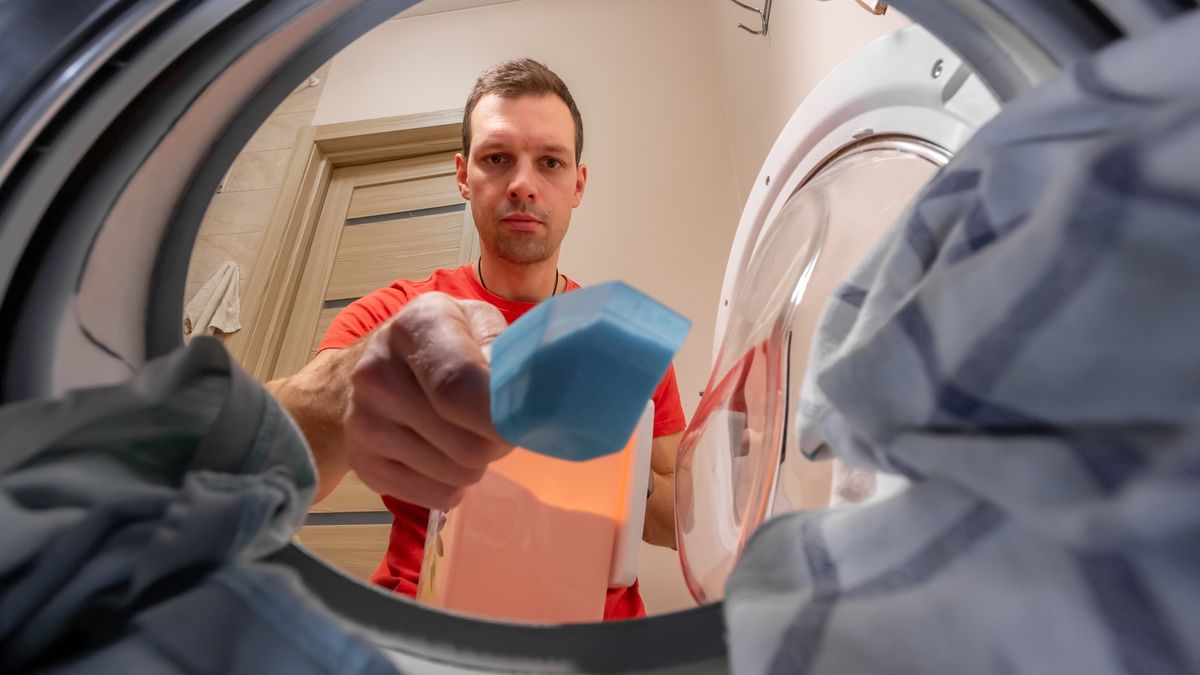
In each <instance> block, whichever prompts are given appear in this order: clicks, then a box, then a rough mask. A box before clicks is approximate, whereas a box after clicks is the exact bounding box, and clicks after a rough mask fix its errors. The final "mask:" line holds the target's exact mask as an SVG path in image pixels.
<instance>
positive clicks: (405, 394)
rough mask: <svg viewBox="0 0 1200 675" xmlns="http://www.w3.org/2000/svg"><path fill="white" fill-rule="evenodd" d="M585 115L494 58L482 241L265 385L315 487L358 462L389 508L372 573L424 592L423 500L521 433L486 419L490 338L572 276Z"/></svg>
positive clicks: (654, 512) (657, 508)
mask: <svg viewBox="0 0 1200 675" xmlns="http://www.w3.org/2000/svg"><path fill="white" fill-rule="evenodd" d="M582 151H583V122H582V118H581V116H580V114H579V109H578V108H577V107H576V105H575V101H574V99H573V98H572V96H571V93H570V91H569V90H568V89H567V87H566V85H565V84H563V82H562V80H561V79H559V77H558V76H557V75H555V74H554V73H553V72H552V71H550V70H549V69H548V68H546V67H545V66H543V65H542V64H540V63H538V62H536V61H533V60H531V59H516V60H512V61H508V62H505V63H502V64H500V65H498V66H496V67H494V68H492V69H490V70H488V71H486V72H484V73H483V74H482V75H481V76H480V77H479V80H478V81H477V82H476V84H475V88H474V90H473V91H472V92H471V94H470V96H469V97H468V99H467V105H466V109H465V113H464V116H463V151H462V153H461V154H459V155H457V156H456V157H455V167H456V170H457V180H458V186H459V190H460V191H461V193H462V196H463V199H466V200H468V201H469V202H470V204H471V213H472V215H473V216H474V219H475V226H476V228H477V229H478V230H479V242H480V249H481V255H480V257H479V260H477V261H476V262H475V263H474V264H469V265H464V266H462V267H459V268H457V269H453V270H438V271H436V272H434V273H433V275H431V276H430V277H429V278H428V279H425V280H423V281H418V282H410V281H405V280H399V281H396V282H394V283H393V284H392V285H391V286H389V287H387V288H383V289H380V290H378V291H375V292H374V293H371V294H370V295H367V296H366V297H363V298H361V299H359V300H357V301H355V302H354V303H353V304H351V305H350V306H349V307H347V308H346V309H345V310H343V311H342V312H341V313H340V314H339V315H338V317H337V318H336V319H335V320H334V322H333V324H332V325H331V326H330V328H329V330H328V332H327V333H326V334H325V339H324V340H323V341H322V343H321V346H320V351H319V353H318V354H317V356H316V358H314V359H313V361H312V362H311V363H309V364H308V365H307V366H306V367H305V368H304V369H303V370H302V371H300V372H299V373H297V374H296V375H294V376H292V377H289V378H284V379H281V380H276V381H274V382H271V383H269V384H268V385H267V387H268V389H270V390H271V392H272V393H273V394H275V396H276V397H277V398H278V399H279V400H280V401H281V402H282V403H283V405H284V406H285V407H286V408H287V409H288V410H289V411H290V412H291V413H292V415H293V416H294V417H295V419H296V421H297V423H298V424H299V425H300V428H301V429H302V430H303V432H304V434H305V436H306V437H307V438H308V441H309V444H310V445H311V446H312V447H313V454H314V456H315V459H316V462H317V470H318V473H319V476H320V486H319V489H318V493H317V499H318V500H320V499H321V498H323V497H324V496H325V495H327V494H329V492H330V491H332V490H333V488H334V487H335V486H336V485H337V483H338V482H339V481H340V480H341V479H342V477H343V476H345V474H346V472H347V471H348V470H350V469H351V468H353V469H354V470H355V471H356V472H357V473H358V475H359V477H360V478H361V479H362V481H363V482H364V483H366V484H367V486H369V487H370V488H372V489H373V490H375V491H376V492H378V493H379V494H381V495H385V496H384V498H383V500H384V504H385V505H386V506H387V507H388V510H389V511H391V512H392V514H393V524H392V531H391V538H390V541H389V544H388V551H387V554H386V556H385V558H384V560H383V562H382V563H380V566H379V569H378V570H376V572H375V575H374V576H373V577H372V581H374V582H375V583H378V584H380V585H383V586H386V587H388V588H391V589H393V590H395V591H397V592H400V593H404V594H406V595H409V596H412V595H415V593H416V588H417V581H418V576H419V573H420V567H421V558H422V554H423V550H424V542H425V528H426V523H427V522H428V516H429V511H428V509H429V508H439V509H445V508H449V507H452V506H454V505H455V504H457V503H458V502H459V501H460V500H461V499H462V495H463V491H464V489H465V488H466V487H468V486H470V485H471V484H473V483H475V482H477V481H479V480H480V479H481V478H482V477H483V474H484V471H485V470H486V468H487V465H488V464H489V463H490V462H492V461H495V460H497V459H499V458H501V457H503V456H504V455H505V454H506V453H507V452H509V451H510V450H511V449H512V448H511V446H509V445H508V444H507V443H505V442H504V441H503V440H502V439H501V438H500V437H499V436H498V434H497V433H496V430H495V428H494V427H493V426H492V422H491V415H490V408H489V393H488V375H489V370H488V366H487V360H486V358H485V357H484V355H483V351H482V347H483V346H485V345H487V344H488V343H490V341H491V340H492V339H493V338H494V337H495V336H496V335H497V334H498V333H499V332H500V331H502V330H504V328H505V327H506V326H507V325H508V324H509V323H511V322H512V321H515V320H516V319H517V318H518V317H519V316H521V315H522V314H523V313H524V312H526V311H528V310H529V309H531V308H532V307H533V306H534V305H535V304H536V303H538V302H540V301H542V300H545V299H546V298H549V297H552V296H554V295H556V294H558V293H564V292H567V291H571V290H573V289H575V288H578V285H577V284H576V283H575V282H573V281H571V280H570V279H569V278H567V276H566V275H564V274H561V273H560V272H559V271H558V256H559V246H560V244H561V243H562V239H563V237H564V236H565V235H566V233H567V227H568V225H569V223H570V220H571V213H572V211H573V210H574V208H575V207H577V206H579V203H580V201H581V200H582V198H583V192H584V188H585V187H586V185H587V166H586V165H584V164H582V163H580V158H581V155H582ZM653 398H654V403H655V419H654V441H653V452H652V457H651V469H652V475H651V479H652V486H653V489H652V492H651V495H650V497H649V498H648V500H647V512H646V525H645V529H644V531H643V537H644V538H645V540H646V541H648V542H650V543H652V544H656V545H660V546H670V547H671V548H674V547H675V524H674V499H675V486H674V471H675V453H676V450H677V449H678V446H679V439H680V436H681V434H682V431H683V428H684V425H685V421H684V416H683V409H682V407H681V405H680V402H679V390H678V386H677V385H676V382H675V374H674V370H673V369H672V370H669V371H668V372H667V375H666V376H665V377H664V378H663V381H662V383H660V385H659V387H658V389H657V390H656V391H655V393H654V397H653ZM644 614H645V609H644V607H643V605H642V601H641V598H640V596H639V594H638V587H637V584H636V583H635V584H634V586H632V587H631V588H629V589H610V591H609V596H608V602H607V605H606V608H605V615H604V616H605V619H620V618H630V617H634V616H642V615H644Z"/></svg>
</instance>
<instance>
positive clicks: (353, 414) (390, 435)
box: [344, 293, 512, 509]
mask: <svg viewBox="0 0 1200 675" xmlns="http://www.w3.org/2000/svg"><path fill="white" fill-rule="evenodd" d="M505 326H506V324H505V321H504V317H503V316H501V314H500V312H499V311H498V310H496V309H495V308H494V307H492V306H490V305H488V304H486V303H483V302H477V301H468V300H455V299H453V298H451V297H450V296H447V295H444V294H441V293H428V294H425V295H421V296H420V297H418V298H416V299H415V300H413V301H412V302H411V303H409V304H408V305H407V306H405V308H404V309H403V310H401V311H400V313H398V314H397V315H396V316H395V317H394V318H392V319H391V320H390V321H388V322H387V323H386V324H384V325H383V326H381V327H380V328H379V330H377V331H375V332H374V333H373V334H371V335H370V336H369V337H368V338H367V344H366V345H365V347H364V349H363V352H362V355H361V356H360V357H359V359H358V362H357V364H356V365H355V367H354V370H353V371H352V373H351V375H350V383H351V389H350V400H349V406H348V408H347V410H346V416H345V419H344V430H345V436H346V441H347V450H348V454H349V460H350V461H349V463H350V467H351V468H353V469H354V471H355V472H356V473H357V474H358V476H359V478H360V479H362V481H363V482H364V483H365V484H366V485H367V486H368V487H370V488H371V489H372V490H375V491H376V492H378V493H380V494H385V495H391V496H394V497H396V498H398V499H402V500H404V501H407V502H412V503H414V504H419V505H421V506H426V507H429V508H438V509H446V508H450V507H452V506H454V505H456V504H458V503H459V502H460V501H461V500H462V497H463V491H464V489H465V488H466V487H468V486H470V485H472V484H474V483H476V482H478V481H479V480H480V479H481V478H482V477H483V474H484V471H485V470H486V469H487V466H488V464H489V463H491V462H493V461H495V460H497V459H500V458H501V457H503V456H504V455H506V454H508V452H509V451H511V450H512V446H511V445H509V444H508V443H506V442H505V441H504V440H503V439H501V438H500V436H499V434H497V433H496V429H495V427H494V426H493V425H492V416H491V403H490V392H489V388H488V381H489V377H490V372H491V370H490V368H489V367H488V362H487V358H486V356H485V355H484V352H483V349H484V347H486V346H487V345H490V344H491V342H492V340H493V339H495V337H496V335H498V334H499V333H500V331H502V330H504V328H505Z"/></svg>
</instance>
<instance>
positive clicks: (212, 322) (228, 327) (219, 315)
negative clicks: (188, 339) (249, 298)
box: [183, 260, 242, 335]
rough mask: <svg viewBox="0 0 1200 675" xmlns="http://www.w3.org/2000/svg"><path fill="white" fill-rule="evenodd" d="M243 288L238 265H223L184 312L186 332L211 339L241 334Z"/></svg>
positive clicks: (210, 277)
mask: <svg viewBox="0 0 1200 675" xmlns="http://www.w3.org/2000/svg"><path fill="white" fill-rule="evenodd" d="M240 285H241V272H240V270H239V269H238V265H237V263H235V262H233V261H232V260H226V261H225V262H223V263H221V266H220V267H218V268H217V269H216V270H215V271H213V273H212V274H211V275H209V277H208V281H205V282H204V285H203V286H201V287H200V290H199V292H197V293H196V295H194V296H192V299H191V300H189V301H188V303H187V307H185V308H184V316H183V332H184V333H185V334H188V335H191V334H193V333H197V334H200V333H208V334H210V335H211V334H213V333H216V332H217V331H221V332H222V333H232V332H234V331H236V330H239V329H240V328H241V327H242V323H241V319H240V315H241V311H242V301H241V298H240V297H239V296H238V287H239V286H240Z"/></svg>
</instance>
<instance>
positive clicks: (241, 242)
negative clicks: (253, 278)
mask: <svg viewBox="0 0 1200 675" xmlns="http://www.w3.org/2000/svg"><path fill="white" fill-rule="evenodd" d="M262 237H263V235H262V233H261V232H241V233H238V234H217V235H205V236H202V237H198V238H197V240H196V247H195V248H194V249H193V250H192V261H191V263H190V264H189V265H188V276H187V283H189V284H192V283H196V282H199V283H201V284H202V283H204V282H205V281H206V280H207V279H208V277H209V275H211V274H212V273H213V271H214V270H216V269H217V268H218V267H219V266H220V265H221V263H223V262H225V261H226V260H232V261H234V262H236V263H237V264H238V268H239V269H240V271H241V278H242V289H243V290H245V288H246V285H247V281H248V280H249V278H250V274H251V273H252V272H253V268H254V258H255V256H257V255H258V247H259V245H260V244H262Z"/></svg>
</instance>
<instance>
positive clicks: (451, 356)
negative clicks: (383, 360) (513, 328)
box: [388, 293, 505, 443]
mask: <svg viewBox="0 0 1200 675" xmlns="http://www.w3.org/2000/svg"><path fill="white" fill-rule="evenodd" d="M504 325H505V324H504V317H503V316H501V315H500V313H499V311H498V310H496V309H495V308H494V307H491V306H489V305H487V304H486V303H469V302H460V301H456V300H454V299H452V298H450V297H449V296H446V295H442V294H440V293H428V294H425V295H422V296H420V297H418V298H417V299H416V300H414V301H413V302H411V303H409V305H408V306H406V307H405V308H404V310H403V311H401V312H400V314H398V315H397V316H396V318H395V319H394V321H393V322H392V324H390V325H389V329H390V330H389V332H388V338H389V339H390V340H393V341H394V343H393V345H392V347H393V351H394V353H397V354H404V355H406V360H407V362H408V365H409V368H410V369H411V371H412V373H413V376H414V377H415V378H416V381H417V383H418V385H419V386H420V387H421V390H422V391H423V392H424V394H425V397H426V399H427V400H428V401H429V404H430V405H431V406H432V407H433V409H434V411H435V412H436V413H437V415H438V416H439V417H441V418H443V419H445V420H448V421H450V422H453V423H454V424H456V425H457V426H460V427H462V428H464V429H468V430H470V431H472V432H474V433H476V434H478V435H480V436H482V437H484V438H487V439H491V440H494V441H496V442H501V443H502V442H503V439H501V438H500V435H499V434H498V433H497V432H496V428H495V426H493V424H492V415H491V394H490V390H489V380H490V377H491V369H490V367H489V366H488V362H487V358H486V357H485V356H484V353H483V349H482V344H486V343H488V342H490V340H491V339H493V338H494V337H495V336H496V335H498V334H499V333H500V331H501V330H503V329H504ZM481 343H482V344H481Z"/></svg>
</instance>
